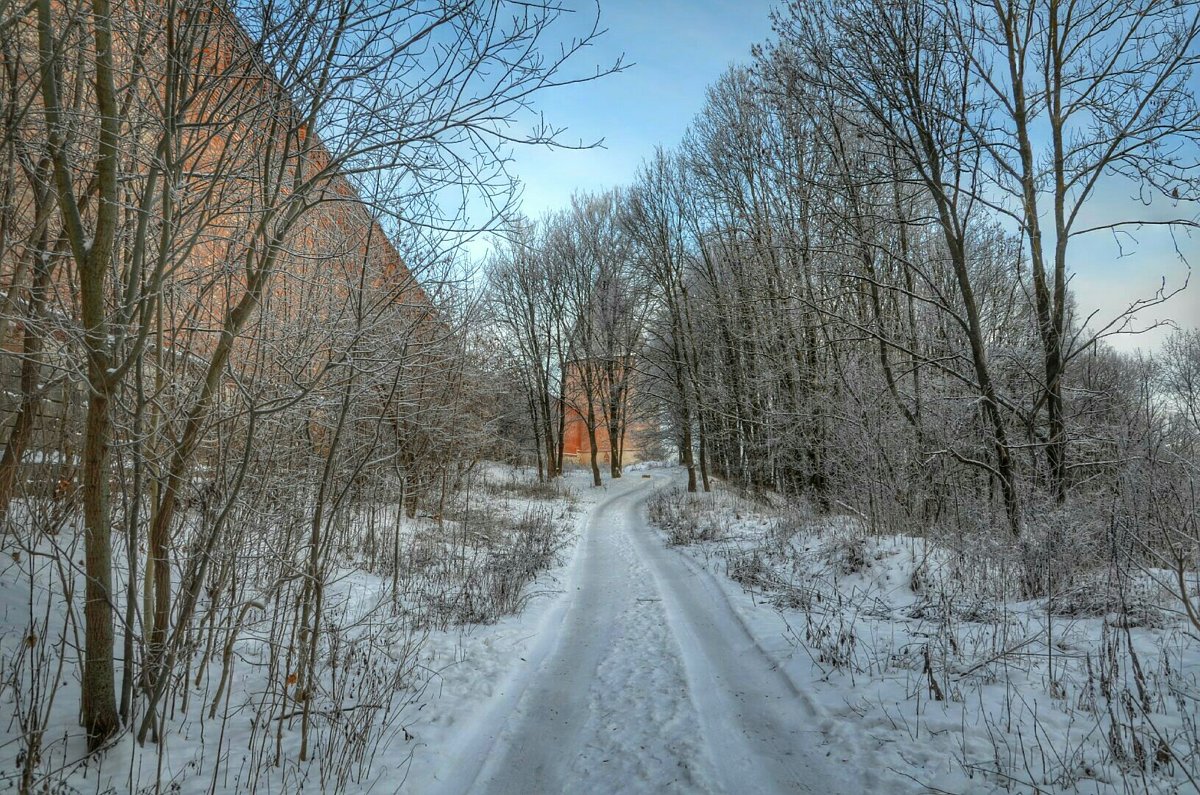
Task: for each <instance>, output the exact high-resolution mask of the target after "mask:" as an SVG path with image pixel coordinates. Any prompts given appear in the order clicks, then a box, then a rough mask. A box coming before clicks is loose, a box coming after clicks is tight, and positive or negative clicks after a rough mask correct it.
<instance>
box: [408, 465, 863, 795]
mask: <svg viewBox="0 0 1200 795" xmlns="http://www.w3.org/2000/svg"><path fill="white" fill-rule="evenodd" d="M667 482H668V480H667V479H665V478H662V477H660V476H655V477H654V478H652V479H645V478H631V477H626V478H624V479H622V480H621V481H619V482H616V483H612V484H610V485H609V486H608V489H609V493H608V495H607V496H606V498H605V499H604V500H603V501H602V502H600V503H599V504H598V505H596V506H595V507H594V508H593V509H592V512H591V519H590V521H589V522H588V524H587V526H586V529H585V532H584V535H583V538H582V540H581V542H580V544H579V546H578V548H577V551H576V555H575V557H574V560H573V561H572V562H571V563H570V565H569V567H568V568H567V569H566V571H564V572H563V573H562V576H563V577H564V578H565V582H566V583H567V588H566V590H565V592H564V593H563V594H562V595H560V597H559V598H558V600H557V602H556V603H554V604H552V605H549V606H546V607H545V609H544V611H543V612H542V614H541V615H540V616H538V617H537V618H536V619H535V618H534V617H532V616H526V617H524V620H526V621H528V620H536V622H537V623H536V624H535V625H527V626H528V630H529V631H528V634H526V635H525V636H523V637H521V636H519V634H518V633H514V632H512V628H506V629H505V630H503V636H504V638H505V642H504V643H503V648H504V649H505V651H506V652H507V653H508V654H509V656H510V658H511V661H512V663H513V664H514V665H513V668H512V669H511V670H510V672H509V674H508V675H507V676H506V677H505V678H504V680H503V684H502V685H500V686H499V687H497V688H496V690H495V691H494V692H493V693H492V695H491V696H490V697H489V698H488V699H487V701H486V702H485V704H484V705H483V707H482V709H481V710H479V712H478V713H477V715H478V717H476V718H475V719H474V723H473V725H470V726H467V727H465V728H466V729H467V731H465V732H463V733H461V734H459V735H458V736H457V737H451V738H450V739H449V741H448V742H445V743H443V744H441V745H440V746H439V747H437V748H431V749H430V751H431V753H430V754H428V755H427V757H426V759H425V760H424V761H422V760H417V761H415V762H414V776H415V778H414V779H413V783H414V785H415V786H414V791H417V792H436V793H460V792H489V793H491V792H495V793H530V792H633V793H636V792H647V793H649V792H823V793H828V792H862V791H866V788H867V787H868V786H869V785H870V781H871V779H870V775H869V771H868V770H867V768H866V766H864V767H863V768H861V769H859V768H857V766H856V768H855V769H850V770H848V769H847V768H846V766H845V765H846V763H847V762H848V761H850V760H851V757H852V755H853V754H857V753H860V751H859V749H855V748H852V747H851V746H846V745H842V746H839V747H835V746H833V745H830V744H829V743H828V742H827V738H826V737H825V734H824V732H823V730H822V728H821V723H822V721H821V716H820V714H819V713H818V712H817V711H816V709H815V705H814V704H813V703H812V702H811V701H809V700H807V699H806V698H805V697H804V696H803V695H802V693H801V692H800V691H799V690H798V689H797V688H795V687H794V685H793V684H792V683H791V682H790V681H789V680H788V679H787V678H786V677H785V676H783V675H782V674H781V672H780V671H779V670H778V669H777V667H776V666H775V664H774V661H773V660H771V659H770V658H769V657H768V656H767V655H766V654H764V653H763V651H762V649H761V648H760V647H759V646H758V645H757V644H756V643H755V641H754V639H753V637H752V636H751V634H750V632H749V630H748V629H747V627H746V626H745V625H744V624H743V623H742V622H741V620H740V619H739V617H738V615H737V613H736V612H734V611H733V610H732V608H731V606H730V603H729V602H728V600H727V598H726V595H725V592H724V591H723V590H722V588H721V587H720V586H719V585H718V584H717V581H716V578H714V577H713V576H712V575H710V574H707V573H705V572H702V571H700V570H699V569H697V568H695V567H694V566H693V565H691V564H690V563H689V562H688V561H687V560H686V559H685V558H683V557H681V556H679V555H678V554H677V553H676V552H675V551H673V550H669V549H666V548H664V547H663V545H662V544H661V542H660V540H659V538H658V535H657V533H656V532H655V531H653V530H652V529H651V528H650V527H649V524H648V521H647V519H646V516H645V509H644V503H645V498H646V497H648V496H649V495H650V493H651V492H652V490H654V489H655V488H659V487H661V486H662V485H664V484H665V483H667ZM514 636H516V637H517V640H516V642H515V643H513V642H512V641H513V638H514ZM494 647H495V646H493V648H494ZM472 659H473V658H472ZM439 706H440V705H439ZM426 766H427V767H426ZM421 769H428V770H430V771H436V772H435V773H434V775H433V776H431V777H429V778H425V777H423V776H421V775H419V774H418V770H421Z"/></svg>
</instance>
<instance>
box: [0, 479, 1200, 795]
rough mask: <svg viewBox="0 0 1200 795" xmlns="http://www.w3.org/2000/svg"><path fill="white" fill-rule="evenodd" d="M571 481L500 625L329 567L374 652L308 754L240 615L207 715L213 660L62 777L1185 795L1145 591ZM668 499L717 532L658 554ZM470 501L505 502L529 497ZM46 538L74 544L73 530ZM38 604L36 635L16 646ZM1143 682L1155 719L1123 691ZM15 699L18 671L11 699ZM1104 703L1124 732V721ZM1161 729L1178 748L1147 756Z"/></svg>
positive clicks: (1169, 623)
mask: <svg viewBox="0 0 1200 795" xmlns="http://www.w3.org/2000/svg"><path fill="white" fill-rule="evenodd" d="M488 477H490V478H493V479H503V478H507V477H511V476H510V475H509V474H506V473H504V472H499V471H498V472H496V473H489V474H488ZM566 480H567V482H568V484H569V486H570V489H571V492H572V493H573V494H574V496H572V497H566V496H562V497H558V498H557V501H555V500H554V499H550V500H548V499H547V497H548V496H551V497H552V495H547V494H542V495H540V496H538V497H537V498H536V499H538V500H541V501H542V504H544V505H545V504H552V505H556V506H559V507H558V508H557V509H556V510H559V511H560V514H559V516H560V517H562V518H563V519H564V520H566V521H569V522H571V523H572V524H574V526H575V533H574V535H573V536H572V543H571V545H570V546H569V548H568V549H567V550H566V551H565V553H564V554H563V555H562V556H561V562H560V563H559V564H558V565H556V566H554V567H552V568H551V569H549V570H547V571H544V572H542V574H541V575H539V576H538V577H537V579H536V580H535V581H534V582H533V583H532V584H531V585H529V586H528V588H527V589H526V594H525V596H526V597H527V598H526V599H525V600H524V601H523V605H524V607H523V609H522V610H521V611H520V612H519V613H517V614H515V615H509V616H506V617H502V618H500V619H499V620H496V621H495V622H494V623H491V624H486V625H477V624H476V625H466V626H452V627H450V628H448V629H446V630H425V631H423V632H420V633H416V634H414V633H412V632H410V631H409V630H408V629H406V628H405V627H404V626H403V624H402V623H401V622H397V621H396V620H395V619H394V618H393V617H392V616H393V615H394V613H393V611H392V607H391V605H390V600H389V597H388V593H389V590H388V588H389V583H388V582H387V581H386V580H385V579H381V578H380V577H379V576H376V575H372V574H370V573H368V572H367V571H365V570H364V569H362V568H359V567H356V566H355V565H352V562H350V561H346V562H344V564H343V566H342V568H341V569H340V570H339V571H338V572H336V574H335V576H334V577H332V578H331V587H330V592H329V602H330V605H331V606H332V608H331V615H330V618H329V622H328V626H329V628H330V629H329V631H330V633H331V634H333V635H336V636H337V637H338V638H339V642H340V643H342V644H343V647H344V648H345V649H353V653H354V654H355V655H358V657H357V658H358V659H363V660H370V661H371V665H370V666H369V670H368V669H363V671H364V672H362V673H360V674H358V675H356V676H357V678H353V679H347V680H344V682H343V684H342V685H341V687H342V688H343V689H342V690H339V691H336V693H335V695H337V697H338V698H337V700H336V701H335V702H334V703H336V704H337V705H340V709H341V710H342V712H341V713H336V714H335V713H331V714H330V717H329V719H328V720H327V721H326V722H322V723H321V724H320V726H321V729H320V731H319V732H318V735H317V736H318V741H317V750H316V752H315V753H314V759H313V761H310V762H307V763H300V762H297V761H296V757H297V750H298V748H299V737H298V729H297V727H296V726H295V725H294V722H288V721H285V722H284V724H283V725H282V727H281V733H280V735H279V736H280V743H281V749H282V755H281V757H280V764H278V765H271V764H263V762H262V760H265V759H269V758H271V756H272V748H271V747H268V746H264V745H263V743H264V742H268V741H269V742H270V743H273V742H274V735H273V734H272V733H264V732H262V731H259V732H257V733H256V732H255V731H253V726H252V723H251V721H252V717H253V715H255V714H256V711H255V705H256V703H257V702H258V701H259V700H261V699H262V698H264V697H265V694H267V693H268V692H270V682H269V680H268V679H267V675H268V674H267V672H266V670H265V669H266V667H267V666H266V665H265V664H263V660H264V659H265V649H264V643H265V639H266V638H267V637H268V636H267V635H266V634H265V629H264V627H265V624H266V623H267V622H268V616H267V615H266V614H264V613H263V611H262V610H261V607H263V606H264V605H259V606H258V607H257V608H256V607H254V606H250V607H249V608H248V610H249V615H250V618H249V619H248V621H247V623H246V627H245V629H244V630H243V632H242V635H241V637H240V638H239V640H238V641H237V644H236V648H235V651H236V654H235V666H234V669H233V676H232V677H231V680H230V686H229V689H228V690H227V691H226V697H225V698H224V699H223V700H222V701H221V702H220V703H219V704H218V710H217V716H218V717H217V719H215V720H213V719H209V718H206V717H205V716H207V714H208V711H209V708H210V701H211V698H212V683H211V681H209V679H211V677H212V675H213V674H212V672H199V674H198V673H197V672H195V671H192V672H191V674H190V675H191V676H193V677H197V681H199V680H200V679H201V678H204V679H205V684H204V687H199V686H198V687H196V688H194V692H193V698H194V701H195V703H193V704H192V705H191V706H190V707H187V709H186V711H184V710H183V709H182V705H177V706H179V707H180V709H178V710H177V711H176V713H175V714H174V715H173V718H172V723H171V727H170V731H169V732H168V735H167V738H166V741H165V743H163V744H162V745H159V746H154V745H153V744H149V745H147V747H146V748H145V749H140V748H138V747H137V745H136V743H135V742H134V741H133V738H132V736H130V735H128V734H127V735H124V736H123V737H122V738H121V739H120V740H119V741H118V742H117V744H116V745H115V747H113V748H111V749H110V750H108V751H107V752H106V753H105V754H104V755H103V756H102V757H100V759H99V761H98V763H93V764H91V765H89V766H87V767H86V768H84V767H78V766H76V767H75V772H74V773H72V775H71V777H70V778H69V782H68V783H69V784H70V785H71V786H73V787H75V788H76V789H78V790H81V791H100V792H103V791H105V790H106V788H110V787H111V788H112V790H113V791H117V792H121V791H136V790H138V789H143V788H147V787H152V786H153V785H154V784H155V782H156V781H157V782H163V783H164V786H166V785H167V784H168V783H169V786H170V788H171V789H172V790H173V791H176V792H180V793H193V792H194V793H200V792H213V793H224V792H239V791H256V792H294V791H298V790H299V789H301V788H303V789H307V790H310V791H312V790H321V791H343V792H355V793H356V792H363V793H385V792H386V793H390V792H397V791H400V792H413V793H421V795H425V793H433V794H434V795H439V794H442V795H452V794H456V793H468V792H481V793H536V792H578V793H608V792H622V793H658V792H666V793H670V792H678V793H692V792H696V793H719V792H726V793H742V792H755V793H760V792H761V793H774V792H801V793H803V792H813V793H822V795H837V793H855V794H856V793H861V792H889V793H893V792H894V793H925V792H954V793H966V792H985V793H986V792H1008V791H1015V792H1080V793H1119V792H1156V793H1173V792H1188V791H1193V790H1192V789H1191V783H1190V781H1189V778H1188V776H1189V775H1191V776H1195V775H1196V766H1197V760H1196V757H1195V756H1194V755H1191V756H1189V755H1187V748H1188V747H1189V746H1188V742H1187V736H1188V732H1192V733H1193V734H1194V732H1195V727H1196V726H1197V725H1198V723H1200V720H1198V719H1200V714H1198V713H1197V707H1196V705H1197V695H1198V694H1200V687H1198V686H1197V682H1198V681H1200V659H1197V658H1198V655H1197V654H1196V640H1195V639H1194V638H1191V637H1189V636H1187V635H1186V634H1184V633H1183V631H1182V629H1181V627H1180V625H1179V622H1178V620H1177V618H1175V617H1174V616H1173V615H1172V614H1171V613H1170V612H1169V611H1168V610H1166V609H1161V608H1160V607H1157V606H1155V605H1158V604H1161V605H1162V608H1165V607H1167V605H1166V604H1165V603H1163V602H1162V600H1159V601H1158V602H1155V603H1154V604H1150V603H1151V602H1154V600H1155V599H1157V598H1158V597H1157V596H1156V594H1155V592H1153V591H1152V590H1146V591H1145V592H1144V593H1143V594H1142V596H1141V597H1139V598H1142V599H1144V600H1148V602H1147V606H1146V607H1145V609H1144V611H1143V613H1141V614H1140V615H1144V617H1146V618H1145V621H1144V623H1143V625H1141V626H1137V627H1129V628H1126V627H1120V626H1117V624H1118V622H1116V617H1115V616H1114V615H1111V614H1110V615H1108V616H1105V615H1104V614H1100V615H1096V616H1091V617H1089V616H1087V615H1083V614H1079V611H1078V610H1074V612H1075V613H1077V615H1074V616H1068V615H1056V614H1054V611H1057V612H1058V613H1064V612H1067V611H1068V609H1070V608H1072V607H1073V606H1072V605H1065V604H1061V603H1058V604H1056V606H1054V608H1053V610H1052V611H1051V612H1049V613H1048V612H1047V604H1046V602H1045V600H1035V601H1030V602H1015V601H1011V600H1005V599H999V598H996V597H995V595H994V594H992V593H989V591H988V587H987V583H986V580H987V577H986V576H982V575H980V574H979V572H974V571H973V570H971V569H970V567H969V566H968V565H966V561H964V559H962V558H961V557H956V556H955V555H954V554H952V553H950V552H949V551H948V550H945V549H941V548H938V547H937V546H936V545H933V544H931V543H929V542H927V541H925V540H922V539H915V538H908V537H900V536H889V537H872V536H869V535H866V534H864V533H863V532H862V530H861V528H860V527H859V526H858V523H857V521H856V520H853V519H849V518H838V517H822V518H818V517H807V518H804V519H803V520H797V519H796V518H795V516H794V515H793V514H792V513H789V512H788V511H787V510H784V511H779V510H774V509H767V508H762V506H758V505H755V504H752V503H748V502H746V501H739V500H737V499H736V498H734V497H732V496H731V495H729V494H728V493H722V494H718V495H717V496H696V497H691V498H688V497H685V496H683V495H682V494H681V493H680V492H679V484H680V483H681V475H680V473H679V472H678V470H673V469H666V468H647V469H645V470H644V471H639V472H636V473H634V472H631V473H627V475H626V477H624V478H622V479H620V480H618V481H612V482H610V483H608V484H607V485H606V486H605V487H604V488H601V489H592V488H590V487H589V486H588V480H589V475H588V473H586V472H577V473H574V474H572V475H570V476H568V478H567V479H566ZM513 482H514V483H515V482H516V481H515V480H514V481H513ZM502 491H503V490H502V489H498V490H497V494H500V493H501V492H502ZM513 493H519V492H513ZM668 493H669V494H672V495H673V496H672V497H671V500H674V501H676V502H678V503H681V504H686V505H687V506H688V507H687V510H689V511H691V512H692V513H691V518H692V520H694V522H695V524H696V526H698V527H701V528H702V530H703V533H702V534H703V536H704V537H705V538H706V539H708V540H705V541H701V542H697V543H690V544H686V545H682V546H669V545H668V541H669V539H670V538H671V537H674V536H675V535H677V532H671V529H670V528H666V529H663V528H660V527H658V526H656V525H654V524H653V523H652V522H651V520H650V515H651V514H652V513H653V514H654V516H655V520H656V521H660V522H661V521H664V520H663V517H662V516H660V515H659V513H660V512H659V510H658V509H657V508H654V505H656V504H658V503H657V501H658V499H659V497H660V496H661V495H663V494H668ZM488 499H491V500H492V501H493V502H495V503H496V506H495V507H497V508H503V509H505V510H507V511H509V512H514V513H519V512H520V511H522V510H525V509H527V507H528V506H529V505H530V504H531V502H532V501H533V500H534V499H535V498H533V497H512V496H503V497H501V496H491V497H488ZM648 504H649V507H648ZM568 506H570V507H568ZM568 511H570V513H568ZM47 543H48V544H49V543H54V544H59V545H65V549H63V550H62V553H63V554H64V555H65V556H67V557H68V558H69V559H78V557H79V553H80V550H79V548H78V547H77V546H76V547H72V546H71V545H72V544H77V537H76V536H74V535H71V534H64V535H63V537H62V538H60V539H58V540H54V539H49V540H48V541H47ZM42 552H44V553H48V552H49V550H48V549H47V550H42ZM7 553H8V550H6V561H7V562H6V565H5V566H4V567H3V570H0V604H2V605H3V610H2V611H0V648H2V650H3V651H4V654H5V659H6V660H7V662H6V665H7V668H6V670H5V671H4V672H3V673H4V676H5V677H6V678H9V679H14V680H15V678H19V677H22V676H23V677H33V679H28V680H27V681H32V682H35V683H36V682H40V683H41V684H40V685H39V686H41V687H44V686H45V683H46V672H47V671H51V670H53V665H52V661H53V657H54V654H55V650H56V649H57V648H59V647H60V646H61V644H63V643H68V644H69V643H70V642H71V640H70V636H71V632H72V630H70V629H69V628H68V625H67V623H66V622H65V617H64V616H63V615H62V614H61V612H60V613H56V612H55V608H54V605H56V604H58V603H59V602H60V600H61V592H62V589H63V587H64V584H63V581H62V579H61V576H62V575H61V574H59V573H57V572H56V570H55V569H54V565H53V563H52V560H53V557H52V556H51V555H49V554H39V555H37V556H34V557H31V556H29V555H19V554H18V555H15V556H8V555H7ZM30 583H33V586H32V587H31V585H30ZM1146 588H1147V589H1151V588H1152V584H1149V585H1147V586H1146ZM31 593H32V594H33V598H32V603H33V605H34V610H33V611H32V613H31V611H30V609H29V607H28V603H29V602H30V601H31V600H30V594H31ZM405 598H406V599H410V600H417V599H419V598H421V595H420V593H419V592H413V593H410V594H407V595H406V596H405ZM1071 598H1073V599H1074V598H1078V597H1077V596H1073V597H1071ZM1068 601H1069V600H1068ZM266 606H269V605H266ZM416 607H417V606H416V605H415V604H413V605H408V608H409V612H408V615H410V616H416V615H419V612H418V611H416V610H415V608H416ZM1084 612H1086V611H1084ZM31 621H32V622H33V624H32V626H36V627H37V630H38V634H39V635H40V636H41V637H42V638H43V639H46V640H47V641H48V642H40V643H36V644H34V645H32V646H28V647H24V646H23V645H22V644H23V641H24V640H25V638H26V635H25V633H26V632H27V630H28V627H29V626H31V623H30V622H31ZM1047 627H1048V628H1049V630H1048V629H1047ZM1047 638H1049V639H1050V640H1049V642H1047ZM1121 644H1126V646H1128V645H1129V644H1131V645H1132V648H1133V649H1134V651H1136V653H1137V655H1138V659H1139V660H1140V666H1141V673H1140V674H1135V673H1134V672H1133V671H1132V670H1131V668H1130V665H1129V664H1128V662H1127V659H1128V657H1129V655H1128V652H1127V649H1126V647H1125V646H1121ZM119 648H120V638H119V637H118V649H119ZM1114 654H1115V655H1116V656H1115V658H1114V659H1115V660H1116V662H1114V663H1113V664H1109V663H1108V662H1106V660H1107V659H1108V658H1107V657H1106V656H1105V655H1110V656H1111V655H1114ZM218 656H219V655H218ZM72 668H73V666H72V665H70V664H68V666H67V668H66V669H65V671H64V673H63V674H62V678H63V680H64V682H65V684H64V686H63V690H62V692H60V693H59V694H58V697H57V699H56V700H55V701H54V703H53V705H52V707H51V708H50V711H49V713H48V714H49V719H48V720H47V721H46V726H47V731H46V735H45V736H46V751H45V752H46V754H47V755H49V756H53V758H54V764H55V765H72V764H73V763H74V762H75V761H76V760H77V759H78V758H80V757H81V756H82V754H81V738H80V737H79V730H78V726H77V723H76V720H75V719H76V715H75V709H76V706H75V701H74V698H75V693H76V692H77V689H76V688H77V682H76V681H75V678H74V677H75V674H74V672H73V670H72ZM214 670H215V671H219V667H216V668H215V669H214ZM200 674H203V677H201V676H200ZM38 677H40V678H38ZM1139 681H1140V682H1141V685H1139V684H1138V683H1139ZM331 687H333V686H332V685H331ZM1139 687H1144V688H1145V689H1146V690H1147V693H1148V697H1149V700H1150V702H1151V703H1150V707H1149V709H1147V710H1140V709H1136V708H1132V707H1131V706H1130V705H1129V704H1128V703H1127V701H1128V699H1129V694H1133V696H1134V697H1135V699H1136V697H1137V694H1138V688H1139ZM23 697H24V696H21V694H18V693H17V692H16V691H14V690H13V689H12V688H9V689H8V690H7V691H6V695H5V701H6V702H7V703H9V705H10V706H15V705H14V704H13V702H14V700H17V701H19V700H21V698H23ZM30 703H33V702H30ZM27 706H28V705H27V704H26V707H27ZM1113 715H1116V716H1117V717H1118V718H1119V719H1120V721H1121V726H1124V728H1121V726H1118V729H1119V731H1117V732H1116V733H1115V734H1113V733H1112V732H1111V731H1110V729H1111V721H1112V717H1111V716H1113ZM222 716H224V719H222ZM3 728H4V730H5V732H6V734H5V735H4V736H3V737H0V741H3V742H7V745H5V746H4V747H3V750H2V751H0V754H2V755H3V758H0V766H2V767H0V769H3V770H5V771H14V770H19V765H18V764H16V759H15V758H14V757H13V755H14V754H16V753H17V747H18V745H19V744H18V743H14V742H11V739H12V737H13V733H14V732H15V731H18V728H19V727H18V726H16V724H13V725H8V726H5V727H3ZM355 731H358V732H361V733H362V734H363V736H367V737H368V738H369V739H367V740H366V741H364V744H363V746H362V752H361V754H360V756H358V757H354V758H351V756H348V755H339V753H333V752H332V751H330V752H327V749H331V748H341V747H342V746H338V745H337V744H336V742H337V733H338V732H355ZM1154 732H1157V733H1160V734H1161V735H1162V736H1163V737H1164V738H1165V740H1166V742H1167V744H1168V746H1169V748H1170V749H1171V751H1170V753H1172V754H1175V756H1174V757H1173V758H1172V759H1171V760H1170V761H1169V762H1155V761H1154V759H1155V758H1156V755H1158V756H1161V753H1160V749H1159V747H1158V746H1157V745H1155V744H1153V743H1152V742H1151V740H1150V739H1148V738H1151V737H1153V736H1154ZM1138 743H1141V747H1142V750H1141V752H1140V753H1141V754H1142V756H1141V757H1137V753H1138V752H1137V751H1136V747H1137V745H1138ZM1117 747H1122V748H1125V749H1127V751H1128V758H1125V759H1122V758H1119V756H1118V754H1117V752H1116V751H1115V750H1114V748H1117ZM1135 758H1140V759H1141V760H1142V765H1141V767H1140V768H1138V767H1137V765H1136V763H1135V762H1134V761H1131V760H1134V759H1135ZM5 775H6V776H7V775H10V774H7V773H6V774H5ZM8 783H14V782H13V780H12V779H8Z"/></svg>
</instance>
